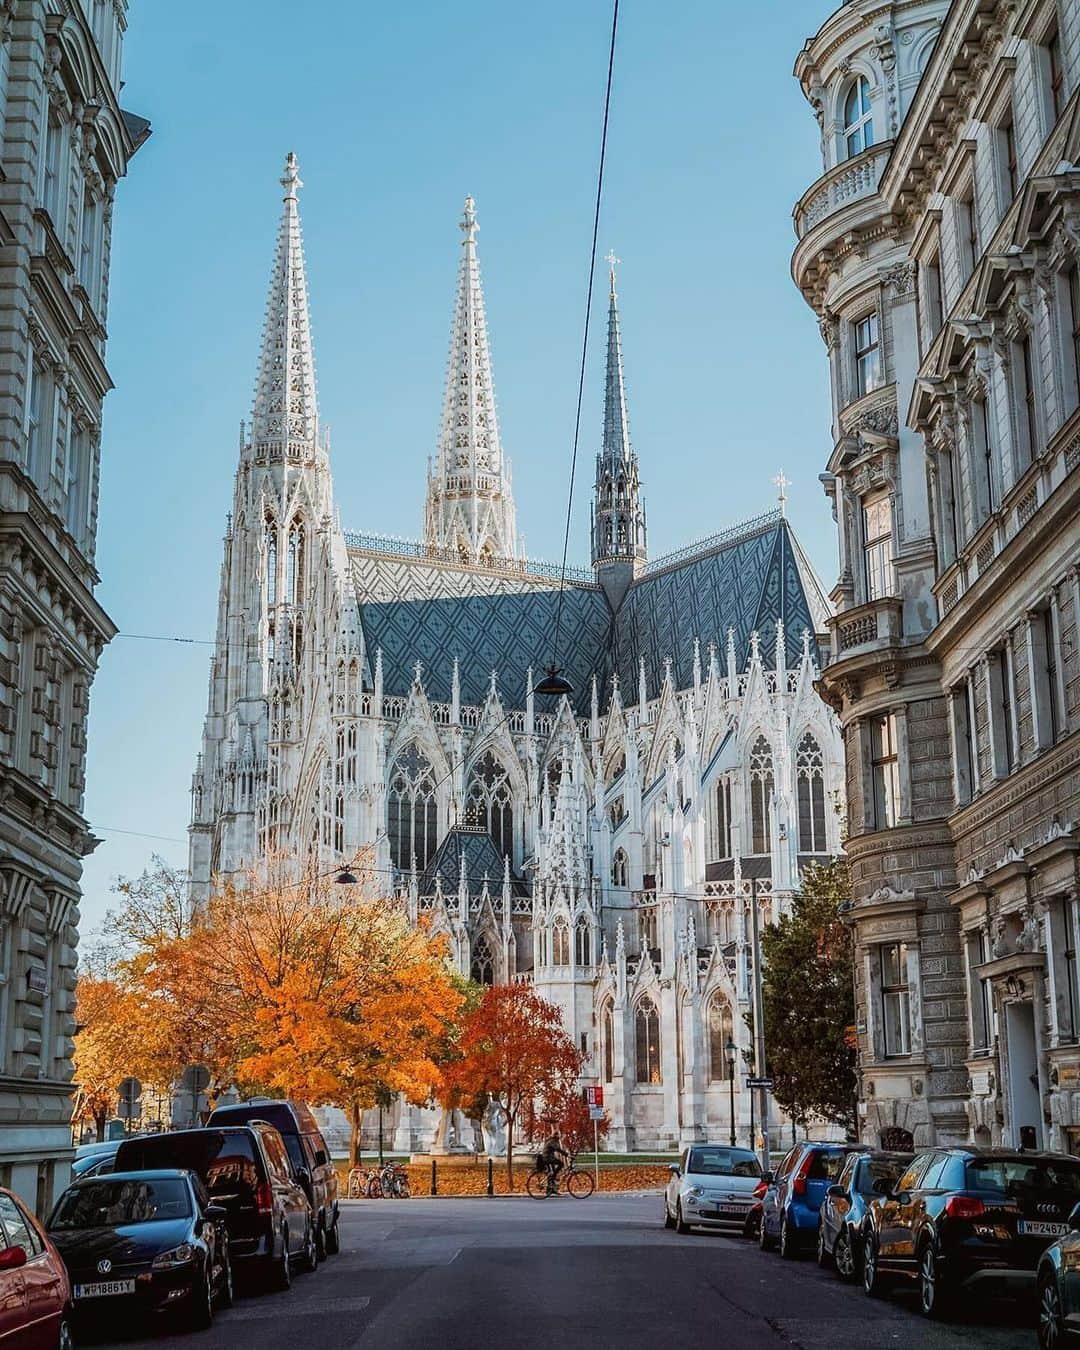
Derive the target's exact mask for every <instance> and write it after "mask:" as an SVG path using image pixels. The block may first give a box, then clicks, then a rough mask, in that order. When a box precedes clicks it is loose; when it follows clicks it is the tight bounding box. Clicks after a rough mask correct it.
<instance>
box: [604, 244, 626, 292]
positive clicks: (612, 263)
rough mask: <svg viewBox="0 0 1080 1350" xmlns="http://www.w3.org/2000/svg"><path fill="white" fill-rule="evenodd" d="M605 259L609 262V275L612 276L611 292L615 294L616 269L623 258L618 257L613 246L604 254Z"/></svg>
mask: <svg viewBox="0 0 1080 1350" xmlns="http://www.w3.org/2000/svg"><path fill="white" fill-rule="evenodd" d="M604 261H605V262H606V263H607V265H608V276H609V277H610V278H611V293H612V295H614V294H615V269H616V267H618V265H619V264H620V263H621V262H622V259H621V258H616V256H615V250H614V249H613V248H609V249H608V251H607V252H606V253H605V254H604Z"/></svg>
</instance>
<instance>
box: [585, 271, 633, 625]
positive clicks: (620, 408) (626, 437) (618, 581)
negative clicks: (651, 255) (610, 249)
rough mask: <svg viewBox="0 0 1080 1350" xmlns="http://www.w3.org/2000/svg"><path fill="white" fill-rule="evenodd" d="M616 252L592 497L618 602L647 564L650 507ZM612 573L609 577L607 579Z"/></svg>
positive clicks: (598, 556) (601, 554)
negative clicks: (633, 421) (627, 370)
mask: <svg viewBox="0 0 1080 1350" xmlns="http://www.w3.org/2000/svg"><path fill="white" fill-rule="evenodd" d="M618 261H619V260H618V258H616V257H615V255H614V254H613V253H609V254H608V256H607V263H608V267H609V279H610V288H609V295H608V336H607V373H606V378H605V384H604V437H603V442H602V444H601V448H600V453H599V454H598V455H597V456H596V486H595V489H594V493H593V516H592V558H593V566H594V567H596V568H597V570H598V572H599V574H600V580H601V582H602V583H603V584H604V587H605V589H606V590H608V591H609V598H611V599H612V601H613V603H616V599H615V597H617V599H621V598H622V595H623V594H624V593H625V590H626V587H627V586H628V585H629V583H630V581H631V580H632V579H633V577H634V575H635V573H636V572H637V571H638V570H640V568H641V566H642V565H643V564H644V562H645V558H646V548H645V506H644V503H643V501H642V495H641V479H640V476H639V473H638V461H637V455H635V454H634V451H633V447H632V446H631V444H630V424H629V420H628V418H627V414H626V383H625V379H624V376H623V359H622V334H621V331H620V327H619V296H618V290H617V289H616V285H615V264H616V263H617V262H618ZM605 574H607V575H605Z"/></svg>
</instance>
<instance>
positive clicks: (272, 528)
mask: <svg viewBox="0 0 1080 1350" xmlns="http://www.w3.org/2000/svg"><path fill="white" fill-rule="evenodd" d="M265 538H266V604H267V607H268V608H272V607H273V606H274V605H276V604H277V596H278V565H277V562H278V558H277V526H276V525H275V524H274V521H273V518H272V517H271V516H267V518H266V535H265Z"/></svg>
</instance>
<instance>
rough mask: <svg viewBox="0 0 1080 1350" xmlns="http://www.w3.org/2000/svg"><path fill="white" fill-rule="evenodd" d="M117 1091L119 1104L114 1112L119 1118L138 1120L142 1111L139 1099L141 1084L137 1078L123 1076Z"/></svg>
mask: <svg viewBox="0 0 1080 1350" xmlns="http://www.w3.org/2000/svg"><path fill="white" fill-rule="evenodd" d="M117 1091H118V1092H119V1094H120V1104H119V1106H118V1107H117V1111H116V1114H117V1115H118V1116H119V1117H120V1119H121V1120H138V1118H139V1116H140V1114H141V1113H142V1102H141V1101H140V1100H139V1098H140V1096H141V1094H142V1084H141V1083H140V1082H139V1080H138V1079H137V1078H125V1079H124V1081H123V1082H122V1083H121V1084H120V1086H119V1088H118V1089H117Z"/></svg>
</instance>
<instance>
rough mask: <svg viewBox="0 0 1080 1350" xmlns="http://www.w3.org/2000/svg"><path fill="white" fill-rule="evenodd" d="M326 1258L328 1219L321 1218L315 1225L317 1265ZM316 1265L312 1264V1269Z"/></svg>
mask: <svg viewBox="0 0 1080 1350" xmlns="http://www.w3.org/2000/svg"><path fill="white" fill-rule="evenodd" d="M325 1260H326V1221H325V1218H324V1219H320V1220H319V1222H318V1223H317V1224H316V1225H315V1265H318V1263H319V1262H320V1261H325ZM314 1269H315V1266H312V1270H314Z"/></svg>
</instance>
